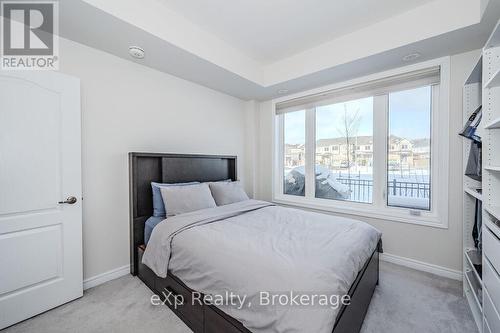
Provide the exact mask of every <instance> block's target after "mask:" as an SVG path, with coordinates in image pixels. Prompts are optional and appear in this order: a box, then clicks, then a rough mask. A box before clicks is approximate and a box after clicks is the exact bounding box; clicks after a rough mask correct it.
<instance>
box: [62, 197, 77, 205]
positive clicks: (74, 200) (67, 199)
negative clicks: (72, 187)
mask: <svg viewBox="0 0 500 333" xmlns="http://www.w3.org/2000/svg"><path fill="white" fill-rule="evenodd" d="M76 200H77V199H76V198H75V197H67V198H66V200H64V201H59V202H58V204H69V205H72V204H74V203H76Z"/></svg>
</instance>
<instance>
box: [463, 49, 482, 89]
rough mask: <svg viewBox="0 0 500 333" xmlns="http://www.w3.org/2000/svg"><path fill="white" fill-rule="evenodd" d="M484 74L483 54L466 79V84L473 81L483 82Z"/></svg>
mask: <svg viewBox="0 0 500 333" xmlns="http://www.w3.org/2000/svg"><path fill="white" fill-rule="evenodd" d="M482 76H483V55H482V54H481V56H480V57H479V59H478V60H477V61H476V65H475V66H474V68H473V69H472V72H471V73H470V74H469V77H468V78H467V80H466V81H465V84H466V85H467V84H473V83H481V79H482Z"/></svg>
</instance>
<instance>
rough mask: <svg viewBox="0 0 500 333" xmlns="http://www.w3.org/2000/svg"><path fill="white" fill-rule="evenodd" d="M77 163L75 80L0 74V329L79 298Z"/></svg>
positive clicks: (58, 76) (54, 75)
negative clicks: (66, 201)
mask: <svg viewBox="0 0 500 333" xmlns="http://www.w3.org/2000/svg"><path fill="white" fill-rule="evenodd" d="M80 160H81V137H80V83H79V80H78V79H75V78H72V77H68V76H66V75H62V74H59V73H56V72H48V71H25V72H10V71H0V329H1V328H3V327H6V326H10V325H12V324H15V323H16V322H19V321H21V320H23V319H26V318H29V317H32V316H34V315H36V314H38V313H41V312H43V311H46V310H49V309H51V308H53V307H55V306H58V305H60V304H63V303H65V302H68V301H70V300H72V299H75V298H77V297H80V296H82V293H83V291H82V202H81V201H82V200H81V198H82V195H81V191H82V190H81V165H80ZM70 197H74V198H75V199H76V202H75V203H73V204H71V203H59V202H60V201H65V200H66V199H67V198H70ZM73 200H74V199H70V200H68V201H69V202H72V201H73Z"/></svg>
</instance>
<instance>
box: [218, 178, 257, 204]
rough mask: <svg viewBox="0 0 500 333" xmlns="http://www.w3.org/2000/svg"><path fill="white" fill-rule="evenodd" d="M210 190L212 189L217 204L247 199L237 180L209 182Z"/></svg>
mask: <svg viewBox="0 0 500 333" xmlns="http://www.w3.org/2000/svg"><path fill="white" fill-rule="evenodd" d="M210 191H212V196H213V197H214V199H215V202H216V203H217V206H223V205H229V204H232V203H235V202H239V201H243V200H248V199H249V198H248V195H247V194H246V193H245V191H244V190H243V186H241V183H240V182H239V181H235V182H217V183H210Z"/></svg>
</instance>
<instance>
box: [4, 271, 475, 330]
mask: <svg viewBox="0 0 500 333" xmlns="http://www.w3.org/2000/svg"><path fill="white" fill-rule="evenodd" d="M150 295H151V292H150V290H149V289H148V288H147V287H146V286H145V285H144V284H142V283H141V281H140V280H139V279H137V278H134V277H132V276H130V275H129V276H124V277H122V278H120V279H117V280H114V281H110V282H108V283H106V284H103V285H101V286H98V287H96V288H93V289H90V290H87V291H86V292H85V295H84V297H82V298H80V299H78V300H76V301H73V302H71V303H68V304H65V305H63V306H60V307H58V308H56V309H54V310H51V311H49V312H46V313H44V314H41V315H39V316H36V317H34V318H32V319H29V320H26V321H24V322H22V323H19V324H17V325H15V326H11V327H10V328H8V329H6V330H5V331H4V332H5V333H14V332H23V333H31V332H33V333H63V332H64V333H67V332H120V333H123V332H147V333H149V332H151V333H156V332H162V333H166V332H168V333H181V332H190V330H189V329H188V328H187V327H186V326H185V325H184V324H183V323H182V321H181V320H180V319H178V318H177V317H176V316H175V315H174V314H173V313H172V312H171V311H170V310H169V309H168V308H167V307H166V306H152V305H151V304H150ZM412 332H415V333H433V332H436V333H438V332H439V333H442V332H450V333H461V332H464V333H473V332H477V329H476V326H475V323H474V321H473V319H472V314H471V313H470V310H469V309H468V307H467V304H466V300H465V299H464V298H463V297H462V287H461V283H460V282H458V281H453V280H449V279H445V278H440V277H436V276H434V275H431V274H427V273H422V272H418V271H414V270H411V269H408V268H403V267H400V266H396V265H392V264H388V263H381V272H380V284H379V286H378V287H377V289H376V291H375V295H374V296H373V299H372V302H371V305H370V309H369V310H368V314H367V316H366V319H365V323H364V325H363V329H362V333H412Z"/></svg>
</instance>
